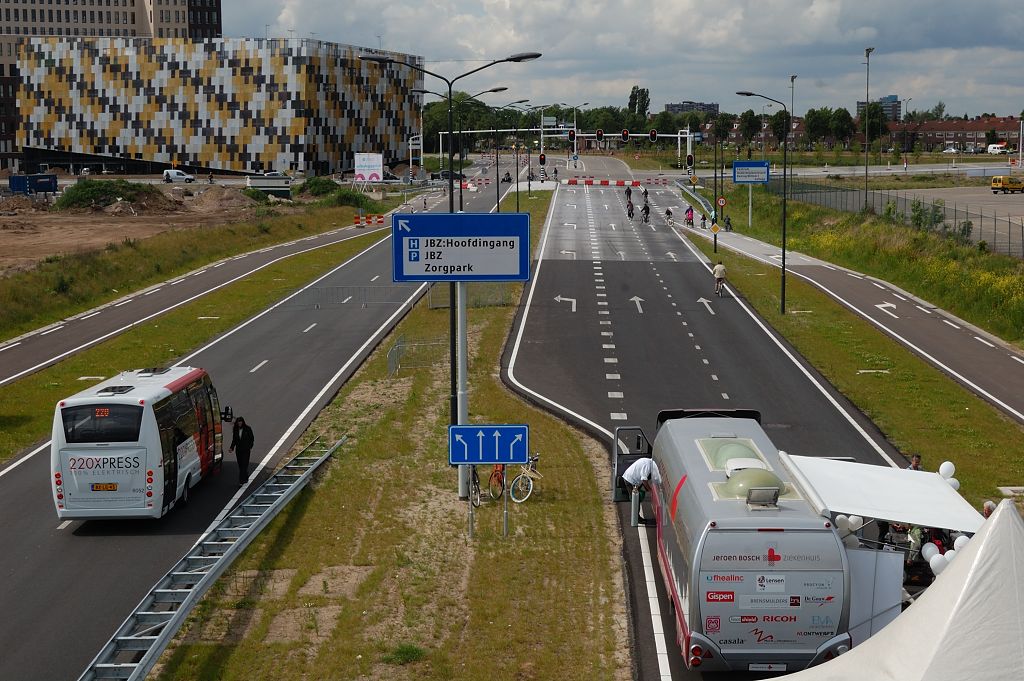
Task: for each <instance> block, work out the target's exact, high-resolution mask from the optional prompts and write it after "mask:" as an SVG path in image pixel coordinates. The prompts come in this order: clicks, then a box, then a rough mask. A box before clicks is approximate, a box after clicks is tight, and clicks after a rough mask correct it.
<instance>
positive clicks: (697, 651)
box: [690, 643, 704, 657]
mask: <svg viewBox="0 0 1024 681" xmlns="http://www.w3.org/2000/svg"><path fill="white" fill-rule="evenodd" d="M703 654H704V649H703V648H701V647H700V646H699V645H697V644H696V643H695V644H693V645H692V646H690V657H700V656H701V655H703Z"/></svg>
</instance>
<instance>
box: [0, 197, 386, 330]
mask: <svg viewBox="0 0 1024 681" xmlns="http://www.w3.org/2000/svg"><path fill="white" fill-rule="evenodd" d="M101 184H103V183H101ZM259 193H260V194H261V195H262V192H259ZM264 198H265V195H264ZM399 203H401V199H400V198H389V199H387V201H386V202H385V203H384V204H383V205H381V206H380V208H381V210H380V211H379V212H385V211H386V210H390V209H391V208H393V207H394V206H397V205H398V204H399ZM356 210H357V209H355V208H352V207H348V206H346V207H341V208H329V209H325V208H316V207H309V208H307V209H306V210H305V211H304V212H301V213H294V214H291V215H286V216H280V217H274V216H268V217H266V218H265V219H261V218H260V217H259V216H257V218H256V219H254V220H252V221H250V222H237V223H232V224H227V225H203V224H200V225H197V226H196V227H195V228H194V229H182V230H175V231H170V232H164V233H163V234H158V235H156V236H153V237H150V238H148V239H145V240H135V239H124V240H123V241H122V242H121V243H113V242H111V243H109V244H107V246H106V248H105V249H103V250H102V251H89V252H83V253H73V254H66V255H53V256H51V257H49V258H47V259H46V260H45V261H43V262H42V263H40V264H39V266H38V267H36V268H35V269H32V270H29V271H26V272H19V273H17V274H13V275H11V276H8V277H0V339H2V338H13V337H15V336H18V335H19V334H22V333H26V332H28V331H31V330H33V329H37V328H39V327H41V326H45V325H46V324H50V323H52V322H55V321H58V320H60V319H64V318H67V317H70V316H72V315H74V314H77V313H79V312H82V311H84V310H88V309H91V308H93V307H96V306H97V305H101V304H103V303H106V302H109V301H111V300H114V299H116V298H118V297H119V296H120V295H121V293H119V292H124V291H133V290H136V289H139V288H144V287H146V286H149V285H151V284H154V283H157V282H159V281H164V280H166V279H169V278H172V277H174V276H176V275H179V274H183V273H185V272H189V271H191V270H193V269H195V268H197V267H200V266H202V265H205V264H207V263H210V262H214V261H216V260H220V259H222V258H226V257H228V256H232V255H236V254H238V253H244V252H247V251H251V250H257V249H260V248H265V247H266V246H270V245H273V244H277V243H282V242H285V241H291V240H292V239H297V238H301V237H304V236H310V235H311V234H319V233H321V232H326V231H329V230H331V229H335V228H337V227H339V226H340V227H345V226H347V225H350V224H352V216H353V214H354V213H355V212H356ZM275 215H276V214H275ZM183 219H184V218H183ZM199 234H201V236H198V235H199Z"/></svg>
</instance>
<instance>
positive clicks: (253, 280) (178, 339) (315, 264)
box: [0, 232, 385, 462]
mask: <svg viewBox="0 0 1024 681" xmlns="http://www.w3.org/2000/svg"><path fill="white" fill-rule="evenodd" d="M384 236H385V233H384V232H380V233H375V234H366V235H364V236H360V237H358V238H355V239H352V240H349V241H346V242H344V243H341V244H337V245H334V246H327V247H324V248H321V249H317V250H314V251H310V252H309V253H304V254H302V255H297V256H295V257H293V258H287V259H285V260H282V261H280V262H278V263H275V264H274V265H271V266H269V267H266V268H264V269H262V270H260V271H259V272H256V273H254V274H252V275H250V276H249V277H246V278H245V279H242V280H241V281H238V282H236V283H234V284H232V285H231V286H226V287H224V288H222V289H220V290H218V291H215V292H213V293H210V294H209V295H206V296H203V297H202V298H200V299H198V300H196V301H195V302H193V303H190V304H189V305H185V306H182V307H180V308H177V309H175V310H173V311H171V312H169V313H167V314H165V315H163V316H161V317H158V318H156V319H151V320H150V321H148V322H146V323H144V324H140V325H138V326H136V327H135V328H133V329H131V330H129V331H126V332H125V333H123V334H121V335H119V336H117V337H116V338H113V339H111V340H109V341H106V342H104V343H101V344H99V345H97V346H94V347H92V348H89V349H87V350H84V351H82V352H80V353H76V354H75V355H72V356H71V357H69V358H67V359H65V360H63V361H62V362H59V363H58V364H55V365H53V366H51V367H48V368H46V369H43V370H42V371H38V372H36V373H34V374H31V375H29V376H27V377H25V378H23V379H21V380H19V381H15V382H13V383H9V384H7V385H5V386H2V387H0V404H3V405H4V408H3V410H2V411H0V462H3V461H6V460H8V459H10V458H13V457H14V456H16V455H17V454H19V453H20V452H22V451H23V450H24V449H25V448H27V447H29V446H31V445H32V444H34V443H37V442H40V441H42V440H43V439H45V438H47V437H49V433H50V428H51V426H52V423H53V409H54V405H55V404H56V403H57V400H59V399H61V398H63V397H67V396H68V395H71V394H72V393H75V392H78V391H79V390H81V389H83V388H85V387H88V386H89V385H92V384H93V383H96V382H97V381H96V380H95V379H93V380H89V381H82V380H79V377H81V376H105V377H109V376H113V375H114V374H116V373H118V372H119V371H122V370H125V369H131V368H139V367H150V366H162V365H164V364H166V363H169V362H173V361H174V360H176V359H177V358H178V357H182V356H183V355H185V354H187V353H188V352H189V351H190V350H192V349H194V348H196V347H199V346H200V345H202V344H203V343H206V342H208V341H209V340H210V339H212V338H214V337H216V336H217V335H219V334H221V333H224V332H225V331H227V330H229V329H231V328H233V327H234V326H235V325H237V324H239V323H241V322H242V321H244V320H245V319H248V318H249V317H251V316H252V315H254V314H256V313H258V312H260V311H261V310H263V309H265V308H266V307H267V306H269V305H272V304H273V303H275V302H277V301H278V300H280V299H281V298H283V297H284V296H285V295H287V294H288V293H289V292H291V291H293V290H294V289H296V288H298V287H299V286H302V285H304V284H307V283H309V282H310V281H311V280H313V279H315V278H316V277H317V276H319V275H320V274H323V273H324V272H326V271H328V270H329V269H331V268H332V267H336V266H337V265H338V263H340V262H343V261H344V260H347V259H348V258H350V257H352V256H353V255H355V254H356V253H358V252H359V251H361V250H363V249H364V248H367V247H368V246H369V245H370V244H371V243H373V242H375V241H377V240H378V239H381V238H383V237H384Z"/></svg>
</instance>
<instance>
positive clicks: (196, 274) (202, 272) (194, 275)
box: [192, 248, 267, 277]
mask: <svg viewBox="0 0 1024 681" xmlns="http://www.w3.org/2000/svg"><path fill="white" fill-rule="evenodd" d="M256 252H257V253H266V252H267V249H265V248H264V249H263V250H262V251H256ZM200 274H206V270H199V271H198V272H196V273H195V274H193V275H192V276H193V277H198V276H199V275H200Z"/></svg>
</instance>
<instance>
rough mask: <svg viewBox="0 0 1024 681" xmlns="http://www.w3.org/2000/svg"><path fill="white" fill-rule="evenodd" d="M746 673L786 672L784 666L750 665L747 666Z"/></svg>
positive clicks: (770, 664) (775, 664) (769, 663)
mask: <svg viewBox="0 0 1024 681" xmlns="http://www.w3.org/2000/svg"><path fill="white" fill-rule="evenodd" d="M747 671H751V672H784V671H786V665H785V664H779V663H777V662H776V663H772V662H768V663H760V664H758V663H752V664H748V665H747Z"/></svg>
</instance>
